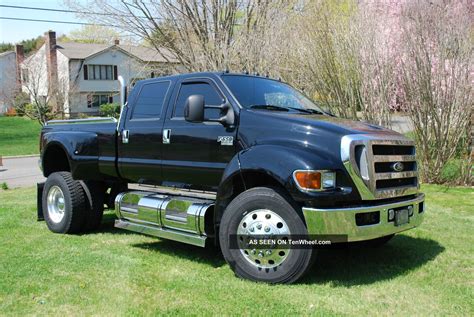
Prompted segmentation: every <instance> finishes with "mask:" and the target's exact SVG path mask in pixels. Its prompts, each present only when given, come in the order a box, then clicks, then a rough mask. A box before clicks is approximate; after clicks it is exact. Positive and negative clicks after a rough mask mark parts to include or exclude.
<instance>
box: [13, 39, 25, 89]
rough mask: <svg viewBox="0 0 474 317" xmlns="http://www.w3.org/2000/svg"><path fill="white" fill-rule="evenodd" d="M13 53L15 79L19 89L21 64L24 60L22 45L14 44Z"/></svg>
mask: <svg viewBox="0 0 474 317" xmlns="http://www.w3.org/2000/svg"><path fill="white" fill-rule="evenodd" d="M15 55H16V81H17V84H18V87H20V88H19V89H21V64H22V63H23V61H24V60H25V51H24V49H23V45H20V44H17V45H15Z"/></svg>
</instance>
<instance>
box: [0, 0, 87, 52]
mask: <svg viewBox="0 0 474 317" xmlns="http://www.w3.org/2000/svg"><path fill="white" fill-rule="evenodd" d="M0 5H15V6H29V7H40V8H54V9H67V8H66V7H65V6H64V5H63V1H62V0H0ZM0 17H13V18H23V19H40V20H60V21H73V22H79V21H80V20H79V19H77V18H76V17H75V16H74V14H72V13H66V12H49V11H37V10H25V9H13V8H3V7H0ZM82 22H86V21H82ZM80 27H81V26H80V25H71V24H58V23H45V22H27V21H13V20H3V19H0V43H2V42H8V43H17V42H20V41H22V40H26V39H31V38H35V37H37V36H39V35H43V34H44V32H46V31H48V30H53V31H56V34H57V35H58V36H59V35H61V34H67V33H69V32H70V31H71V30H75V29H79V28H80Z"/></svg>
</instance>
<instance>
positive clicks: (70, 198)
mask: <svg viewBox="0 0 474 317" xmlns="http://www.w3.org/2000/svg"><path fill="white" fill-rule="evenodd" d="M56 187H58V188H59V189H60V190H61V192H62V195H63V200H64V207H63V209H64V210H63V216H62V218H60V220H58V219H56V221H55V220H54V219H55V218H54V217H53V216H52V214H51V215H50V212H49V210H48V194H49V192H50V191H52V188H54V190H56V191H57V188H56ZM42 203H43V212H44V220H45V221H46V224H47V226H48V228H49V230H51V231H52V232H56V233H79V232H80V231H81V229H82V225H83V223H84V218H85V211H86V198H85V195H84V190H83V188H82V186H81V184H80V182H78V181H76V180H74V179H73V178H72V176H71V173H69V172H56V173H52V174H51V175H49V176H48V179H47V180H46V183H45V185H44V189H43V202H42Z"/></svg>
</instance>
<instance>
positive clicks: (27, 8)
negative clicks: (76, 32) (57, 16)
mask: <svg viewBox="0 0 474 317" xmlns="http://www.w3.org/2000/svg"><path fill="white" fill-rule="evenodd" d="M0 7H3V8H10V9H23V10H39V11H50V12H63V13H75V14H86V15H87V14H88V15H101V16H119V15H118V14H113V13H103V12H90V11H79V10H66V9H53V8H40V7H26V6H14V5H7V4H0ZM120 16H125V17H129V18H132V17H133V18H142V19H147V18H148V17H145V16H134V15H122V14H120ZM156 19H161V18H156Z"/></svg>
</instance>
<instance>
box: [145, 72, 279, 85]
mask: <svg viewBox="0 0 474 317" xmlns="http://www.w3.org/2000/svg"><path fill="white" fill-rule="evenodd" d="M220 76H248V77H256V78H267V79H272V80H278V79H274V78H270V77H268V76H261V75H259V74H258V73H257V74H250V73H248V72H245V73H232V72H229V71H220V72H194V73H185V74H177V75H169V76H163V77H155V78H150V79H144V80H140V81H139V82H143V83H146V82H153V81H157V80H172V81H175V80H178V79H186V78H193V77H211V78H212V77H214V78H215V77H220Z"/></svg>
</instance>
